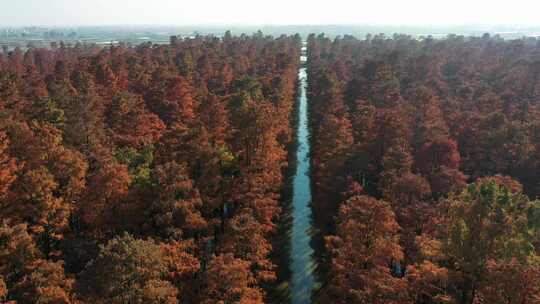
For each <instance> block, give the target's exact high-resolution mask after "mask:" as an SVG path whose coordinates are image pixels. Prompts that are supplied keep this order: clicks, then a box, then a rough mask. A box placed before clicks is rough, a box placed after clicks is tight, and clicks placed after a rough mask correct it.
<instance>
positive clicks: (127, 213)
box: [0, 32, 301, 304]
mask: <svg viewBox="0 0 540 304" xmlns="http://www.w3.org/2000/svg"><path fill="white" fill-rule="evenodd" d="M173 38H174V39H171V43H170V44H167V45H153V44H151V43H145V44H141V45H137V46H131V45H125V44H120V45H115V46H112V45H111V46H108V47H98V46H96V45H88V44H84V45H83V44H80V43H78V44H75V45H66V44H63V43H60V44H59V45H55V46H53V47H51V49H36V48H28V49H26V50H25V51H22V50H21V49H18V48H17V49H15V50H13V51H10V52H7V51H6V52H4V53H2V54H0V219H1V223H0V302H2V303H4V302H10V301H12V302H13V301H16V302H17V303H66V304H67V303H263V302H264V301H265V291H264V289H263V288H262V286H263V285H265V286H266V285H267V284H268V283H270V282H272V281H273V280H275V278H276V275H275V269H276V266H275V265H274V264H273V262H272V261H271V260H270V258H269V254H270V252H271V250H272V246H271V242H270V237H271V236H272V234H273V233H274V232H275V228H276V227H275V226H276V221H277V219H278V217H279V216H280V214H281V208H280V204H279V198H280V190H281V187H282V182H283V179H282V169H283V167H284V166H286V165H287V162H286V147H287V146H288V145H289V144H290V143H291V141H292V139H293V136H292V134H291V130H292V124H291V122H292V119H291V115H292V114H291V113H292V112H293V106H294V97H295V84H296V80H297V79H296V77H297V71H298V65H299V58H300V42H301V41H300V37H299V36H282V37H278V38H273V37H270V36H264V35H263V34H262V33H260V32H259V33H256V34H254V35H252V36H247V35H242V36H237V37H233V36H232V35H230V33H227V34H226V35H225V36H224V37H223V38H217V37H212V36H207V37H202V36H197V37H194V38H189V39H187V38H186V39H181V38H176V37H173Z"/></svg>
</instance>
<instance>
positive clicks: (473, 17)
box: [0, 0, 540, 27]
mask: <svg viewBox="0 0 540 304" xmlns="http://www.w3.org/2000/svg"><path fill="white" fill-rule="evenodd" d="M539 10H540V3H539V2H536V3H535V1H532V0H515V1H512V3H508V2H506V1H498V2H497V3H493V1H488V0H479V1H474V2H472V1H466V0H456V1H452V2H449V3H434V1H429V0H411V1H407V2H396V1H391V0H380V1H376V2H367V1H352V0H334V1H332V5H331V6H329V5H327V2H323V1H320V0H317V1H308V0H299V1H288V0H274V1H271V2H262V1H249V0H231V1H226V2H224V1H204V0H201V1H197V2H186V1H175V0H154V1H151V2H148V1H146V0H116V1H114V2H113V1H107V0H95V1H82V0H50V1H42V0H19V1H17V2H11V1H4V2H2V3H0V20H1V21H0V26H14V27H19V26H100V25H156V26H160V25H161V26H163V25H168V26H173V25H178V26H181V25H303V24H308V25H326V24H358V25H360V24H377V25H383V24H385V25H427V26H429V25H466V24H479V25H516V26H519V25H523V26H530V25H540V21H539V20H538V17H537V12H538V11H539Z"/></svg>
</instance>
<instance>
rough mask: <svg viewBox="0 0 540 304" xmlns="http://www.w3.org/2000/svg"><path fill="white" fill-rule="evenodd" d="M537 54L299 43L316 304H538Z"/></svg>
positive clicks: (483, 42) (530, 50)
mask: <svg viewBox="0 0 540 304" xmlns="http://www.w3.org/2000/svg"><path fill="white" fill-rule="evenodd" d="M539 46H540V45H539V44H538V43H537V41H536V40H535V39H525V38H524V39H520V40H514V41H505V40H502V39H500V38H498V37H490V36H489V35H484V36H482V37H476V38H475V37H470V38H466V37H463V36H456V35H449V36H448V37H447V38H446V39H440V40H435V39H433V38H431V37H427V38H424V39H413V38H412V37H410V36H407V35H397V34H396V35H394V36H392V37H386V36H384V35H382V34H381V35H376V36H372V35H367V36H366V37H365V39H362V40H359V39H357V38H354V37H352V36H345V37H337V38H335V39H330V38H328V37H325V36H324V35H322V34H321V35H318V36H316V35H311V36H310V37H309V39H308V75H309V86H308V89H309V92H308V94H309V96H310V102H311V113H310V118H311V119H310V124H311V128H312V146H313V148H312V149H313V153H312V160H311V162H312V167H313V170H312V178H313V185H314V187H313V207H314V211H315V218H316V223H317V225H318V227H319V228H320V229H321V231H322V233H323V234H324V235H325V240H326V252H325V253H322V254H320V256H321V263H322V264H325V268H326V269H327V271H326V273H325V277H326V284H324V286H323V288H322V290H321V291H320V292H319V298H318V299H319V300H320V301H321V302H324V303H417V304H432V303H460V304H473V303H474V304H478V303H538V301H539V299H540V292H539V290H538V282H537V280H538V279H537V277H536V276H537V275H538V270H539V265H540V264H539V261H540V260H539V257H540V255H539V254H540V251H539V250H540V246H539V245H540V243H539V230H538V228H539V227H538V220H539V218H538V210H539V208H540V202H539V201H536V200H532V199H530V198H529V197H531V198H534V197H537V196H538V194H539V189H540V188H539V187H538V186H539V185H540V177H539V176H538V174H537V172H538V170H539V169H540V167H539V166H540V153H539V152H540V141H539V137H538V134H539V133H538V130H539V126H540V125H539V121H540V120H539V118H540V117H539V116H538V110H539V109H540V108H539V107H540V105H539V103H538V100H539V99H538V97H540V95H539V92H540V82H539V79H540V78H538V75H540V74H539V72H540V70H539V67H540V65H539V64H538V50H539ZM518 282H519V283H518Z"/></svg>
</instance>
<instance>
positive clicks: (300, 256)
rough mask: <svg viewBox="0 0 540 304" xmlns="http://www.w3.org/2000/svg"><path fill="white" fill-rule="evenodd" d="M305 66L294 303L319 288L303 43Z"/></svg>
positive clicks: (301, 83) (295, 225)
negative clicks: (313, 239)
mask: <svg viewBox="0 0 540 304" xmlns="http://www.w3.org/2000/svg"><path fill="white" fill-rule="evenodd" d="M300 60H301V62H302V67H301V68H300V70H299V72H298V79H299V90H300V91H299V94H298V98H299V100H298V101H299V108H298V110H299V111H298V115H299V119H298V130H297V138H298V146H297V149H298V150H297V151H296V160H297V167H296V173H295V175H294V179H293V225H292V236H291V260H290V261H291V262H290V270H291V273H292V277H291V302H292V304H308V303H311V294H312V292H313V290H314V289H315V288H316V287H317V282H316V278H315V274H314V270H315V267H316V260H315V256H314V252H313V248H312V247H311V235H312V231H313V229H314V228H313V223H312V214H311V206H310V202H311V183H310V177H309V170H310V161H309V149H310V147H309V128H308V104H307V103H308V100H307V95H306V89H307V72H306V68H305V66H304V65H305V62H306V44H305V42H304V43H303V46H302V57H301V59H300Z"/></svg>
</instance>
